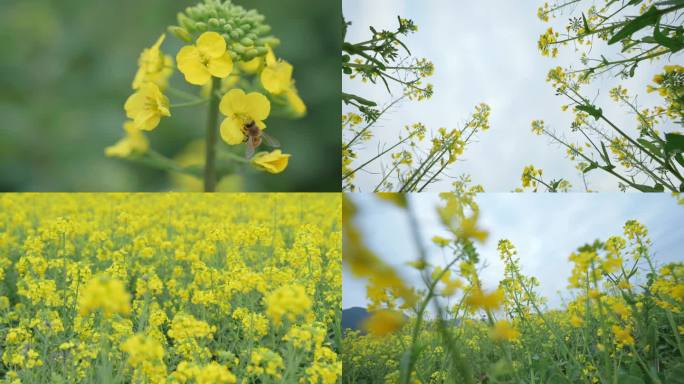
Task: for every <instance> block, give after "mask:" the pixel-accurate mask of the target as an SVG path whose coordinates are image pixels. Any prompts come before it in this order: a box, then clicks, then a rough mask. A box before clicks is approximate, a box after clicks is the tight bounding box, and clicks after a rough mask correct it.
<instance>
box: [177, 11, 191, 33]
mask: <svg viewBox="0 0 684 384" xmlns="http://www.w3.org/2000/svg"><path fill="white" fill-rule="evenodd" d="M176 18H177V19H178V25H180V26H181V27H183V28H185V29H189V30H192V29H195V22H194V21H192V19H191V18H189V17H187V16H185V15H184V14H183V13H182V12H181V13H178V16H177V17H176Z"/></svg>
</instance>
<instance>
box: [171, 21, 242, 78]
mask: <svg viewBox="0 0 684 384" xmlns="http://www.w3.org/2000/svg"><path fill="white" fill-rule="evenodd" d="M176 61H177V62H178V69H179V70H180V71H181V72H182V73H183V75H185V80H186V81H187V82H188V83H190V84H194V85H204V84H206V83H208V82H209V80H211V77H212V76H215V77H218V78H221V79H223V78H225V77H228V75H230V73H231V72H232V71H233V59H231V57H230V54H229V53H228V51H227V49H226V40H225V39H224V38H223V36H221V35H220V34H218V33H216V32H205V33H203V34H202V35H201V36H200V37H199V38H198V39H197V44H196V45H186V46H185V47H183V48H181V50H180V51H179V52H178V55H177V56H176Z"/></svg>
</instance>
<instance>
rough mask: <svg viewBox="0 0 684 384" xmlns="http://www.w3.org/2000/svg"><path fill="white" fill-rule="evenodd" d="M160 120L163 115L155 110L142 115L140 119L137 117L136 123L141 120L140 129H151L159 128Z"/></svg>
mask: <svg viewBox="0 0 684 384" xmlns="http://www.w3.org/2000/svg"><path fill="white" fill-rule="evenodd" d="M159 121H161V115H160V114H158V113H154V112H149V113H147V114H145V115H142V116H141V117H140V119H136V123H138V122H139V123H138V129H141V130H143V131H151V130H153V129H155V128H157V125H159Z"/></svg>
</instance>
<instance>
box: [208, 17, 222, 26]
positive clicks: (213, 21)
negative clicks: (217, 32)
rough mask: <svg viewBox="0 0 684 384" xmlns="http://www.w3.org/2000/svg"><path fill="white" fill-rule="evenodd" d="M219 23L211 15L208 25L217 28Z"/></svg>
mask: <svg viewBox="0 0 684 384" xmlns="http://www.w3.org/2000/svg"><path fill="white" fill-rule="evenodd" d="M220 25H221V24H220V23H219V21H218V19H217V18H215V17H212V18H211V19H209V26H210V27H212V28H218V27H219V26H220Z"/></svg>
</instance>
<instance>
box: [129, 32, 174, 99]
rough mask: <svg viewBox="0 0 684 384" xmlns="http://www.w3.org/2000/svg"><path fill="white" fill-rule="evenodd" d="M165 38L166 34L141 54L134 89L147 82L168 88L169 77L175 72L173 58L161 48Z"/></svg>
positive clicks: (161, 87)
mask: <svg viewBox="0 0 684 384" xmlns="http://www.w3.org/2000/svg"><path fill="white" fill-rule="evenodd" d="M165 38H166V35H161V36H160V37H159V39H157V42H156V43H154V45H153V46H151V47H150V48H145V50H143V52H142V53H141V54H140V58H139V59H138V71H137V72H136V74H135V78H134V79H133V84H132V87H133V89H140V87H142V85H143V84H145V83H147V82H152V83H154V84H157V86H159V88H160V89H164V88H166V86H167V84H168V81H169V77H171V74H173V59H172V58H171V56H169V55H165V54H164V53H163V52H162V51H161V50H160V47H161V45H162V43H163V42H164V39H165Z"/></svg>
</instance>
